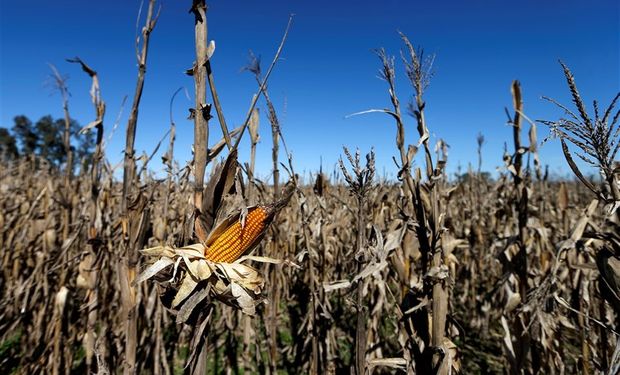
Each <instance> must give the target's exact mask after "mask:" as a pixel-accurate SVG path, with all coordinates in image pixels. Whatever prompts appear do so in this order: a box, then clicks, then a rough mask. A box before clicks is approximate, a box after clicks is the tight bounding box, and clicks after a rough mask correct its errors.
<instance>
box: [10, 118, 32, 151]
mask: <svg viewBox="0 0 620 375" xmlns="http://www.w3.org/2000/svg"><path fill="white" fill-rule="evenodd" d="M12 130H13V135H14V137H15V138H16V139H17V141H18V143H19V146H20V151H21V154H22V155H30V154H33V153H35V151H36V149H37V144H38V143H39V137H38V136H37V134H36V133H35V129H34V128H33V125H32V121H30V119H29V118H28V117H26V116H24V115H21V116H15V117H14V118H13V129H12Z"/></svg>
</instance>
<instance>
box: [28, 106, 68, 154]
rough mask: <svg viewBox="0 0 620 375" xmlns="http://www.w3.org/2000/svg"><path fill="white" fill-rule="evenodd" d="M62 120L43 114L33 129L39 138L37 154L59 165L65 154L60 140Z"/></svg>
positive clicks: (62, 126)
mask: <svg viewBox="0 0 620 375" xmlns="http://www.w3.org/2000/svg"><path fill="white" fill-rule="evenodd" d="M63 128H64V121H63V120H61V119H59V120H54V118H53V117H52V116H50V115H47V116H43V117H41V118H40V119H39V121H37V123H36V124H35V131H36V134H37V136H38V138H39V143H38V147H37V148H38V150H37V151H38V152H37V153H38V155H39V156H41V157H42V158H45V159H47V160H49V161H50V162H51V163H53V164H55V165H56V166H60V165H61V164H62V163H63V162H64V161H65V159H66V158H67V155H66V154H65V149H64V145H63V142H62V132H63Z"/></svg>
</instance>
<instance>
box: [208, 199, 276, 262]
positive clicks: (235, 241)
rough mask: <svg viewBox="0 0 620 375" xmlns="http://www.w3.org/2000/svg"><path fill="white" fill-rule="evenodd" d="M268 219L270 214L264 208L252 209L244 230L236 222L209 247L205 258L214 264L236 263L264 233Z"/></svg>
mask: <svg viewBox="0 0 620 375" xmlns="http://www.w3.org/2000/svg"><path fill="white" fill-rule="evenodd" d="M267 218H268V213H267V211H266V210H265V208H264V207H254V208H252V209H250V210H249V212H248V215H247V216H246V219H245V226H244V227H243V228H242V227H241V223H240V222H239V221H238V220H237V221H235V223H234V224H233V225H231V226H229V227H228V228H227V229H226V230H225V231H224V233H222V234H221V235H220V236H219V237H218V238H217V239H216V240H215V241H214V242H213V244H211V246H209V248H208V249H207V251H206V254H205V258H207V259H208V260H210V261H213V262H223V263H232V262H234V261H235V260H236V259H237V258H239V257H240V256H241V255H243V253H244V252H245V251H246V250H248V248H249V247H250V245H252V243H253V242H254V241H255V240H256V238H257V237H258V236H259V235H260V234H261V233H262V232H263V230H264V229H265V227H266V226H267Z"/></svg>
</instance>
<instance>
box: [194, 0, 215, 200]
mask: <svg viewBox="0 0 620 375" xmlns="http://www.w3.org/2000/svg"><path fill="white" fill-rule="evenodd" d="M191 12H193V13H194V36H195V39H196V63H195V64H194V68H193V76H194V88H195V95H196V107H195V108H194V112H193V114H192V116H193V118H194V207H195V208H196V210H200V209H201V207H202V191H203V189H204V179H205V168H206V166H207V144H208V143H209V118H210V117H211V114H210V112H211V106H210V105H208V104H207V91H206V87H207V86H206V84H207V68H206V61H205V59H206V58H207V15H206V13H207V5H206V4H205V1H204V0H194V1H193V5H192V8H191Z"/></svg>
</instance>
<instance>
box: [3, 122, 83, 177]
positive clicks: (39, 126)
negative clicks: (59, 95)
mask: <svg viewBox="0 0 620 375" xmlns="http://www.w3.org/2000/svg"><path fill="white" fill-rule="evenodd" d="M70 121H71V125H70V127H71V150H72V151H73V152H74V155H75V163H80V162H81V163H80V167H81V168H87V167H88V165H90V163H91V161H92V154H93V152H94V149H95V139H94V134H93V133H92V132H89V133H85V134H80V132H79V131H80V129H81V126H80V124H79V123H78V122H77V121H76V120H74V119H71V120H70ZM13 122H14V124H13V128H12V131H11V132H9V131H8V129H5V128H0V129H1V130H0V151H2V152H1V153H2V154H7V155H10V157H16V156H17V155H31V154H35V155H38V156H40V157H42V158H45V159H47V160H48V161H49V162H50V163H52V164H54V165H56V166H57V167H60V166H61V165H62V163H65V162H66V161H67V155H66V153H65V147H64V143H63V139H62V137H63V132H64V127H65V123H64V119H54V118H53V117H52V116H51V115H47V116H43V117H41V118H40V119H39V120H38V121H37V122H36V123H35V124H34V125H33V123H32V121H30V119H29V118H28V117H26V116H24V115H20V116H15V118H14V119H13ZM18 146H19V147H18ZM5 150H6V151H5ZM7 157H9V156H7ZM71 167H72V168H73V166H71Z"/></svg>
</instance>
